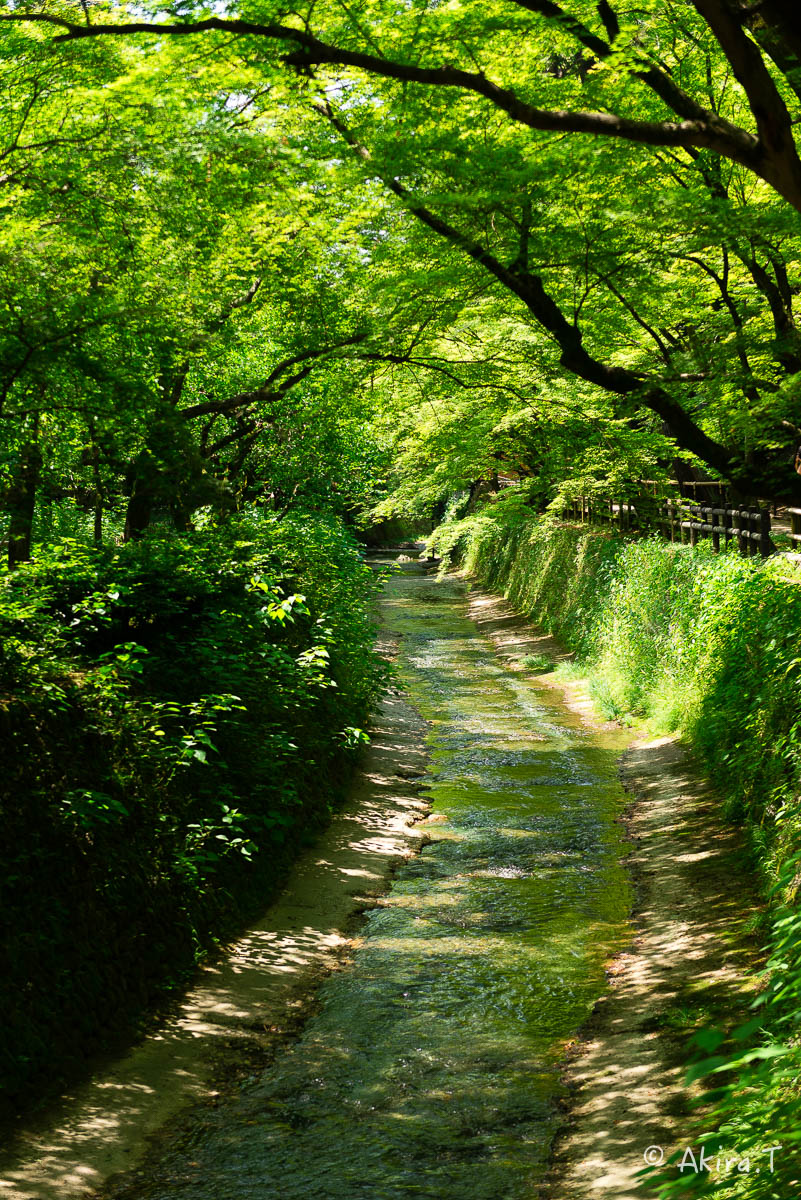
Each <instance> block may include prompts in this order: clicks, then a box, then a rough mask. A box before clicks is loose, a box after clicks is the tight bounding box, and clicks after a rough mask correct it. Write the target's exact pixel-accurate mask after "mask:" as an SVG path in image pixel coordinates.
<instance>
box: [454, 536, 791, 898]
mask: <svg viewBox="0 0 801 1200" xmlns="http://www.w3.org/2000/svg"><path fill="white" fill-rule="evenodd" d="M434 544H435V546H436V548H437V549H438V551H439V553H440V554H442V555H443V556H444V558H445V561H446V564H454V563H457V562H458V563H460V564H461V565H462V566H463V567H464V568H465V569H466V570H467V571H468V572H469V573H471V574H473V575H475V576H476V577H477V578H478V579H479V580H480V581H481V582H482V583H483V584H485V585H486V586H488V587H491V588H494V589H496V590H498V591H502V592H503V593H504V594H505V595H506V596H507V597H508V598H509V599H510V600H511V601H512V603H513V604H515V605H516V607H517V608H519V609H520V610H521V611H522V612H524V613H526V614H528V615H530V616H531V617H532V618H533V619H534V620H535V621H536V622H537V623H538V624H539V625H540V626H541V627H542V628H544V629H545V630H547V631H548V632H549V633H553V634H555V635H556V636H557V637H558V638H560V639H561V640H562V641H563V642H564V643H565V645H566V646H567V647H568V648H570V649H572V650H574V651H575V652H576V654H577V655H578V657H579V659H580V660H581V661H582V664H583V666H584V667H585V669H586V671H587V674H588V676H589V678H590V680H591V687H592V690H593V692H594V694H595V697H596V699H597V701H598V702H599V704H600V706H601V708H602V709H603V711H604V712H605V713H606V715H608V716H610V717H615V718H623V719H625V718H626V717H627V716H629V715H635V716H637V717H640V718H644V719H645V720H646V721H647V722H649V724H650V726H651V728H652V729H653V730H654V732H655V733H656V732H659V733H674V732H675V733H679V734H681V735H682V737H683V738H684V739H685V740H686V741H687V742H688V743H689V744H690V745H691V746H692V747H693V749H694V750H695V751H696V752H697V753H698V755H699V756H700V758H701V760H702V762H703V763H704V765H705V766H706V768H707V770H708V771H709V773H710V774H711V775H712V776H713V778H714V779H715V782H716V784H717V785H718V787H719V789H720V792H721V794H722V795H723V797H724V800H725V806H726V812H727V815H728V816H730V817H735V818H737V819H739V820H741V821H742V822H743V824H744V825H745V827H746V829H747V831H748V834H749V837H750V839H751V842H752V844H753V845H754V848H755V851H756V855H757V861H758V863H759V866H760V869H762V870H764V871H765V873H766V875H767V876H768V877H769V878H771V879H774V878H775V877H776V876H777V874H778V871H779V869H780V866H781V863H782V862H783V861H784V860H785V859H786V858H787V857H788V855H790V854H791V853H792V852H793V848H794V847H797V846H798V845H799V844H801V803H799V792H801V740H800V739H799V732H801V691H799V682H800V681H801V657H799V656H801V576H799V579H798V582H794V581H793V580H792V578H790V575H791V573H792V570H793V568H792V567H790V566H789V565H788V564H787V563H786V560H783V559H768V560H767V561H765V562H763V561H761V560H755V559H743V558H741V557H739V555H737V554H735V553H731V554H721V555H716V554H714V553H713V552H712V548H711V546H710V545H709V543H701V544H699V545H698V546H695V547H693V546H688V545H680V544H676V545H671V544H670V543H668V542H664V541H662V540H661V539H659V538H656V537H654V538H644V539H640V540H630V539H625V538H622V537H620V536H619V535H618V534H616V533H613V532H610V531H608V530H605V529H596V528H589V527H575V526H570V525H565V524H560V523H556V522H553V521H551V520H536V519H533V518H532V517H531V516H530V515H526V516H523V515H521V514H519V513H513V514H510V515H508V516H507V515H495V514H493V513H486V512H485V513H483V514H477V515H475V516H472V517H468V518H466V519H465V520H464V521H460V522H458V523H456V524H453V525H449V526H443V527H441V528H440V529H439V530H438V531H437V533H436V534H435V535H434Z"/></svg>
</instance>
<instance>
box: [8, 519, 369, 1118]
mask: <svg viewBox="0 0 801 1200" xmlns="http://www.w3.org/2000/svg"><path fill="white" fill-rule="evenodd" d="M373 592H374V584H373V579H372V574H371V572H370V570H369V568H368V567H367V566H366V565H365V564H364V562H363V561H362V558H361V556H360V554H359V551H358V549H357V547H356V545H355V543H354V542H353V540H352V538H351V537H350V535H348V534H347V533H346V532H345V531H344V530H343V528H342V527H341V526H340V525H339V524H338V523H337V522H336V521H335V520H334V519H333V518H331V519H328V518H319V517H305V518H302V519H301V518H299V517H298V518H295V517H288V518H287V519H285V520H284V521H278V520H277V519H275V518H271V517H269V516H268V517H256V516H252V517H250V518H249V519H248V520H246V521H243V522H242V523H241V524H239V525H238V526H236V527H233V528H229V529H226V530H225V531H223V530H220V529H216V530H212V531H209V532H207V533H205V534H193V535H191V536H185V537H181V538H172V539H169V540H163V539H162V540H155V539H153V540H150V539H145V540H144V541H143V542H142V543H139V544H131V545H127V546H124V547H121V548H118V549H106V550H95V549H90V548H87V547H86V546H83V545H80V544H77V543H73V542H62V543H60V544H58V545H56V546H55V547H53V548H51V549H50V550H49V551H47V552H45V553H43V554H42V556H41V557H39V558H38V559H37V561H36V562H35V563H32V564H28V565H26V566H24V567H21V568H20V569H18V570H17V571H15V572H14V573H13V574H11V575H9V574H5V575H3V576H2V577H0V636H1V637H2V655H1V656H0V731H2V734H3V735H4V744H5V746H6V755H5V762H4V768H5V769H4V772H3V778H2V784H0V788H2V793H1V795H2V811H3V822H4V833H5V837H4V839H3V846H4V849H3V851H2V854H1V855H0V859H1V860H2V861H0V868H2V870H1V871H0V905H2V911H3V913H4V916H5V918H6V921H7V923H8V929H7V931H6V935H5V944H6V946H7V947H8V948H9V950H10V955H9V966H8V968H7V970H6V971H5V972H4V988H3V994H2V1000H0V1063H1V1064H2V1066H1V1067H0V1075H1V1076H2V1082H3V1087H4V1093H5V1096H6V1098H7V1102H8V1103H9V1104H10V1103H11V1102H12V1101H14V1100H17V1101H18V1100H19V1097H20V1096H21V1095H22V1094H23V1092H24V1091H25V1089H27V1088H29V1087H30V1085H31V1084H32V1083H34V1082H39V1081H41V1080H42V1079H43V1078H44V1077H51V1076H52V1074H53V1072H54V1065H55V1066H58V1065H61V1066H62V1067H63V1068H64V1069H65V1070H69V1069H70V1068H71V1067H74V1066H75V1065H77V1063H78V1062H79V1061H80V1059H81V1057H82V1056H83V1055H85V1054H86V1053H89V1052H91V1051H92V1050H94V1049H96V1048H98V1047H99V1046H101V1045H102V1044H103V1043H104V1042H105V1041H107V1039H108V1037H109V1036H110V1035H111V1033H112V1032H113V1031H114V1030H115V1029H116V1028H117V1027H119V1025H120V1024H121V1023H124V1022H125V1021H129V1020H131V1019H133V1018H134V1017H136V1016H137V1015H138V1014H139V1013H141V1012H142V1011H143V1010H144V1009H145V1008H146V1007H147V1006H149V1005H151V1004H152V1003H153V1002H154V1000H156V999H157V998H158V996H159V995H162V994H163V993H164V991H165V989H169V988H170V987H171V986H174V985H175V984H176V983H178V982H180V981H182V980H183V979H184V978H185V977H186V974H187V972H188V971H190V970H191V969H192V967H193V965H194V963H195V962H196V961H197V959H198V957H199V956H200V955H202V954H203V953H204V952H205V951H206V950H208V949H209V948H210V947H211V946H213V944H214V940H215V938H219V937H220V936H225V935H226V934H227V933H230V932H231V930H232V929H234V928H235V927H236V926H237V924H239V923H241V921H242V919H243V917H244V916H245V915H246V914H247V913H248V912H251V911H253V910H254V909H255V907H256V906H258V905H262V906H263V905H264V903H265V902H266V900H267V899H268V898H269V896H270V894H271V893H272V891H274V889H275V888H276V887H277V885H278V884H279V883H280V880H281V878H282V873H283V872H284V870H285V869H286V866H287V864H288V862H289V861H290V860H291V858H292V855H293V854H294V853H295V852H296V850H297V848H298V846H299V845H300V844H301V843H302V842H303V840H304V838H306V837H307V836H308V831H309V829H310V828H313V827H314V825H315V824H316V823H319V822H320V821H321V820H322V819H324V818H325V817H326V815H327V814H328V813H329V812H330V811H331V808H332V806H333V805H334V803H335V802H336V800H337V797H338V795H339V793H340V789H341V786H342V783H343V781H344V779H345V778H346V775H347V771H348V768H349V763H350V762H351V760H352V758H353V754H354V751H355V750H357V749H358V747H359V745H360V743H361V742H362V741H363V740H364V736H365V735H364V734H363V733H362V731H361V726H362V725H363V723H364V721H365V718H366V715H367V712H368V709H369V707H370V705H371V703H372V701H373V699H374V697H375V695H376V690H377V688H378V687H379V685H380V671H379V669H378V666H377V660H376V658H375V655H374V651H373V627H372V623H371V619H370V614H369V610H370V607H371V600H372V597H373ZM57 1047H66V1048H68V1049H67V1053H69V1054H70V1055H72V1061H64V1060H63V1058H62V1061H61V1063H60V1064H59V1062H58V1059H57V1058H55V1061H54V1056H56V1055H57V1054H58V1053H59V1051H58V1050H57Z"/></svg>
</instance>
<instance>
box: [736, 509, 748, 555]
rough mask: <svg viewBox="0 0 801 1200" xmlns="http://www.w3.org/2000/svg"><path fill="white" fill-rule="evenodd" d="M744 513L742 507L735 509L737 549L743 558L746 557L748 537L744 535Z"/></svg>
mask: <svg viewBox="0 0 801 1200" xmlns="http://www.w3.org/2000/svg"><path fill="white" fill-rule="evenodd" d="M745 522H746V513H745V512H744V510H743V509H742V508H738V509H737V549H738V550H739V551H740V553H741V554H742V556H743V558H747V557H748V543H749V540H750V539H749V538H747V537H746V536H745Z"/></svg>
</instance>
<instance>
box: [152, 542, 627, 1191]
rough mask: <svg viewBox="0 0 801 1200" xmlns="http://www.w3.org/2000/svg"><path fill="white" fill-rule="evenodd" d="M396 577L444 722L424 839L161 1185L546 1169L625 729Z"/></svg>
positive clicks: (406, 632)
mask: <svg viewBox="0 0 801 1200" xmlns="http://www.w3.org/2000/svg"><path fill="white" fill-rule="evenodd" d="M388 590H389V599H388V602H387V604H386V607H385V615H386V619H387V622H388V624H389V626H390V628H391V630H392V631H393V632H394V633H396V634H397V635H399V636H400V646H401V660H400V670H401V674H402V677H403V681H404V684H405V685H406V686H407V687H408V689H409V691H410V693H411V696H412V698H413V701H414V703H415V704H416V705H417V706H418V708H419V709H420V711H421V712H422V713H423V715H424V716H425V717H426V718H428V720H429V721H431V722H432V725H431V731H430V735H429V746H430V752H431V770H430V774H429V776H428V777H427V779H426V781H424V782H425V784H426V786H428V787H429V788H430V797H431V800H432V802H433V806H434V807H433V814H432V817H433V819H429V822H428V826H429V831H430V834H431V838H432V842H431V844H430V845H428V846H427V847H426V848H425V850H424V851H423V853H422V854H421V855H420V856H419V857H417V858H416V859H413V860H412V861H410V862H409V863H408V864H407V865H406V866H405V867H403V868H402V869H401V870H400V871H399V873H398V875H397V877H396V879H395V882H394V884H393V888H392V891H391V892H390V893H389V895H388V896H387V897H386V898H385V900H384V901H383V902H382V903H381V905H380V907H378V908H376V909H375V910H373V911H372V913H371V914H370V915H369V917H368V918H367V922H366V926H365V929H364V940H363V944H362V945H361V947H360V948H359V950H358V952H357V954H356V957H355V961H354V962H353V964H352V965H351V966H350V967H348V968H347V969H345V970H343V971H341V972H338V973H336V974H334V975H333V976H331V977H330V978H329V979H328V981H327V982H326V983H325V984H324V985H323V987H322V989H321V992H320V997H319V999H320V1006H319V1009H318V1012H317V1015H316V1016H314V1017H313V1018H312V1019H311V1020H310V1022H309V1023H308V1025H307V1026H306V1030H305V1032H304V1034H303V1037H302V1038H301V1039H300V1041H299V1042H298V1043H297V1044H296V1045H295V1046H294V1047H292V1048H290V1049H288V1050H287V1051H286V1052H285V1053H283V1054H282V1055H280V1056H279V1058H278V1060H277V1061H276V1063H275V1064H274V1066H273V1068H272V1069H270V1070H269V1071H267V1072H266V1073H265V1074H264V1076H263V1077H262V1078H261V1079H260V1081H259V1082H258V1083H257V1084H255V1085H254V1086H252V1087H250V1088H249V1089H247V1090H246V1091H245V1092H244V1093H243V1094H242V1096H241V1097H240V1099H239V1100H238V1101H237V1102H236V1103H235V1104H234V1105H233V1106H227V1107H226V1109H225V1114H224V1117H223V1116H221V1118H220V1121H219V1124H218V1125H216V1126H215V1125H214V1124H213V1123H212V1124H211V1125H210V1126H209V1127H207V1128H205V1130H204V1132H203V1135H202V1143H201V1144H199V1145H198V1144H195V1145H193V1146H192V1147H191V1151H190V1153H189V1156H188V1157H189V1158H191V1162H189V1161H187V1157H186V1152H184V1155H185V1156H184V1157H183V1158H182V1160H181V1162H177V1161H176V1162H174V1163H173V1164H172V1175H173V1180H174V1183H173V1186H167V1185H164V1186H163V1187H162V1190H161V1191H157V1192H153V1193H151V1194H152V1195H163V1196H165V1197H166V1196H168V1195H169V1196H174V1195H176V1194H178V1192H179V1191H180V1194H181V1196H203V1197H209V1198H211V1197H225V1198H226V1200H236V1198H237V1197H245V1196H247V1197H251V1196H252V1197H255V1196H259V1197H266V1196H270V1197H272V1196H276V1197H281V1198H284V1200H301V1198H303V1200H308V1198H313V1200H328V1198H331V1200H334V1198H337V1200H354V1198H361V1197H363V1198H364V1200H367V1198H369V1200H384V1198H386V1200H390V1198H391V1197H401V1196H407V1195H408V1196H417V1197H429V1198H430V1200H440V1198H441V1200H446V1198H447V1200H497V1198H499V1197H508V1198H510V1200H514V1198H517V1197H520V1198H522V1197H526V1198H529V1197H530V1196H531V1195H532V1194H533V1192H532V1189H533V1185H534V1184H535V1183H536V1181H537V1179H538V1178H539V1176H540V1174H541V1172H542V1169H543V1166H544V1163H545V1161H546V1158H547V1154H548V1148H549V1144H550V1141H551V1138H552V1136H553V1132H554V1130H555V1127H556V1121H557V1115H556V1114H557V1110H556V1107H555V1101H556V1100H557V1099H558V1097H559V1095H560V1088H561V1085H560V1082H559V1075H558V1066H559V1061H560V1056H561V1053H562V1048H563V1046H564V1043H565V1041H566V1040H567V1039H568V1038H569V1037H570V1036H571V1035H573V1034H574V1033H575V1031H576V1029H577V1028H578V1026H579V1025H580V1024H581V1023H582V1021H583V1020H584V1019H585V1018H586V1017H587V1015H588V1013H589V1011H590V1010H591V1008H592V1005H593V1003H594V1001H595V999H596V998H597V997H598V996H599V995H600V994H601V993H602V992H603V990H604V976H603V963H604V961H605V959H606V958H608V956H609V955H610V954H611V953H613V952H614V951H615V950H616V949H617V948H618V947H619V946H620V944H621V939H622V938H623V936H624V933H625V917H626V913H627V910H628V904H629V888H628V883H627V881H626V877H625V874H624V872H623V870H622V868H621V867H620V866H619V864H618V859H619V857H620V855H621V853H622V851H621V846H620V828H619V826H618V825H617V824H615V817H616V816H617V815H618V814H619V812H620V810H621V808H622V805H623V797H622V793H621V789H620V785H619V784H618V782H617V778H616V774H615V763H616V757H617V755H616V751H615V745H614V743H615V741H617V742H618V745H619V738H616V737H614V736H612V735H610V736H608V737H607V736H606V735H602V734H592V733H590V732H588V731H587V730H585V729H583V728H576V725H577V722H576V720H575V718H573V717H571V716H570V715H569V714H567V713H565V712H563V711H562V710H561V709H560V708H559V707H558V706H557V705H556V703H555V701H554V700H553V699H552V698H551V695H550V694H549V693H545V692H543V691H540V690H538V688H537V686H536V684H535V683H534V682H531V681H527V680H526V679H525V678H524V677H520V676H513V675H510V673H509V672H508V671H507V670H505V669H504V668H503V666H502V665H501V664H500V662H499V660H498V659H497V657H496V656H495V654H494V652H493V649H492V646H491V645H490V643H489V642H487V641H486V640H485V639H484V638H483V637H481V636H480V635H479V634H478V633H477V631H476V627H475V626H474V624H473V623H472V622H471V621H470V620H469V619H468V617H467V616H466V605H465V600H464V586H463V585H462V584H460V583H458V582H456V581H453V580H449V581H445V582H438V581H436V580H435V579H433V578H432V577H429V576H426V575H423V574H422V573H421V572H420V570H419V568H416V567H415V566H413V565H411V566H410V567H409V568H408V569H407V570H406V571H405V572H404V573H402V574H399V575H397V576H396V577H394V578H393V579H392V580H391V581H390V583H389V585H388Z"/></svg>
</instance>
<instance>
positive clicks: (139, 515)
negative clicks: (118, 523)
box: [123, 451, 157, 542]
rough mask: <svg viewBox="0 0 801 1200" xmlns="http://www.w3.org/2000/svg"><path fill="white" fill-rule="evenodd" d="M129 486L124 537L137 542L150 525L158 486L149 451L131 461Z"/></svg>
mask: <svg viewBox="0 0 801 1200" xmlns="http://www.w3.org/2000/svg"><path fill="white" fill-rule="evenodd" d="M128 486H129V489H130V498H129V500H128V508H127V510H126V513H125V529H124V532H123V539H124V540H125V541H126V542H136V541H138V540H139V538H141V537H142V536H143V535H144V533H145V531H146V530H147V528H148V526H149V525H150V521H151V518H152V516H153V501H154V497H155V494H156V486H157V478H156V468H155V466H154V464H153V461H152V458H151V456H150V454H149V453H148V452H147V451H144V452H143V453H142V454H140V455H139V457H138V458H137V459H136V460H135V461H134V462H133V463H131V466H130V468H129V471H128Z"/></svg>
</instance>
